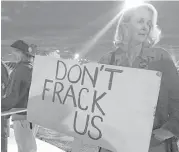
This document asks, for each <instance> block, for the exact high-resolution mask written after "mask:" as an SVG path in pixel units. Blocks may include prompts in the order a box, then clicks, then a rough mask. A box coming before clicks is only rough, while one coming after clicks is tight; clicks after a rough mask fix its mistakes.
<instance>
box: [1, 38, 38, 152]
mask: <svg viewBox="0 0 179 152" xmlns="http://www.w3.org/2000/svg"><path fill="white" fill-rule="evenodd" d="M11 47H12V48H13V49H14V50H13V54H14V55H15V56H16V59H17V63H16V66H15V68H14V69H13V71H12V72H11V75H10V81H9V85H8V87H7V90H6V97H5V98H3V99H2V105H1V106H2V109H3V111H7V110H9V109H12V108H27V103H28V96H29V89H30V85H31V77H32V61H33V58H34V55H33V54H32V52H33V50H32V47H29V45H28V44H27V43H25V42H24V41H22V40H17V41H15V42H14V43H13V44H12V45H11ZM12 121H13V128H14V135H15V139H16V143H17V146H18V152H36V151H37V145H36V140H35V136H34V134H33V128H34V125H33V124H32V123H31V122H29V121H27V113H26V112H23V113H18V114H14V115H12Z"/></svg>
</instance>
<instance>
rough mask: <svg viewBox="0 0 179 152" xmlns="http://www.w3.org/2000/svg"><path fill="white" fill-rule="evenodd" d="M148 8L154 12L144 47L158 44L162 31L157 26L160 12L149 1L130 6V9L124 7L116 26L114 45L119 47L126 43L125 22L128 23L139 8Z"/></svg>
mask: <svg viewBox="0 0 179 152" xmlns="http://www.w3.org/2000/svg"><path fill="white" fill-rule="evenodd" d="M141 7H142V8H147V9H148V10H150V11H151V12H152V14H153V15H152V16H153V17H152V25H151V28H150V33H149V35H148V38H147V39H146V41H145V42H144V44H143V46H144V47H152V46H153V45H155V44H157V43H158V42H159V40H160V35H161V31H160V29H159V28H158V26H157V18H158V12H157V10H156V9H155V7H154V6H153V5H151V4H148V3H143V4H141V5H138V6H135V7H132V8H128V9H123V10H122V11H121V12H120V17H119V21H118V24H117V27H116V31H115V35H114V45H115V46H116V47H118V46H119V45H120V44H123V43H124V31H123V28H122V25H123V23H128V22H129V21H130V19H131V17H132V15H133V13H134V12H135V11H136V10H137V9H138V8H141Z"/></svg>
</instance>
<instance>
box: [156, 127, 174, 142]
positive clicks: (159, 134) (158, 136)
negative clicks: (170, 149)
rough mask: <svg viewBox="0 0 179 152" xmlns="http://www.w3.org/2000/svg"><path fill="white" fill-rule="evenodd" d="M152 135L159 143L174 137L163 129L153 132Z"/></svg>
mask: <svg viewBox="0 0 179 152" xmlns="http://www.w3.org/2000/svg"><path fill="white" fill-rule="evenodd" d="M153 134H154V137H155V138H156V139H157V140H159V141H164V140H166V139H169V138H172V137H173V136H174V135H173V134H172V133H171V132H170V131H168V130H165V129H163V128H160V129H156V130H154V131H153Z"/></svg>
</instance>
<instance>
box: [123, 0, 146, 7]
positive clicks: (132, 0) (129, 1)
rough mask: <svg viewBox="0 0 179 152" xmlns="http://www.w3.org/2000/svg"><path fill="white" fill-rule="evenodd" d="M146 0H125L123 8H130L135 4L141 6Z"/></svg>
mask: <svg viewBox="0 0 179 152" xmlns="http://www.w3.org/2000/svg"><path fill="white" fill-rule="evenodd" d="M144 1H145V0H125V1H124V6H123V8H124V9H129V8H132V7H135V6H139V5H141V4H142V3H144Z"/></svg>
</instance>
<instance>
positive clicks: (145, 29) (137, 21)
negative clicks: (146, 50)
mask: <svg viewBox="0 0 179 152" xmlns="http://www.w3.org/2000/svg"><path fill="white" fill-rule="evenodd" d="M151 26H152V12H151V11H150V10H148V9H147V8H142V7H141V8H138V9H137V10H136V11H134V13H133V16H132V17H131V20H130V22H129V24H127V27H128V35H129V37H130V38H129V39H130V40H131V41H132V43H135V44H140V43H143V42H144V41H145V40H146V38H147V37H148V35H149V33H150V30H151Z"/></svg>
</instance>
